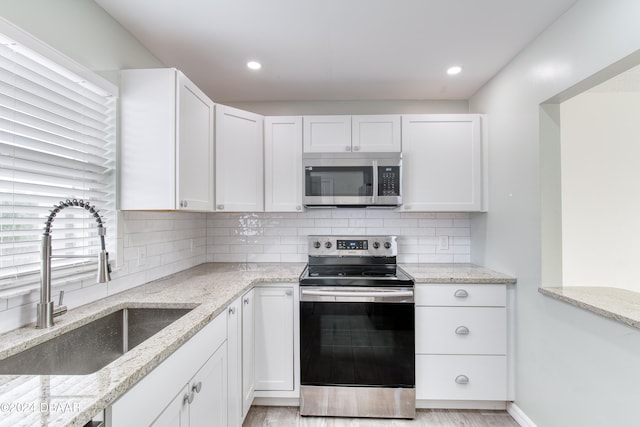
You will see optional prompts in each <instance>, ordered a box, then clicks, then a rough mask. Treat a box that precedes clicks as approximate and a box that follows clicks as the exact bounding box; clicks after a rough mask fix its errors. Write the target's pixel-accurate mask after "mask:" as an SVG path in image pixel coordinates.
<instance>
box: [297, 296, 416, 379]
mask: <svg viewBox="0 0 640 427" xmlns="http://www.w3.org/2000/svg"><path fill="white" fill-rule="evenodd" d="M300 293H301V295H300V357H301V362H300V364H301V373H300V379H301V384H302V385H330V386H354V387H396V388H397V387H407V388H413V387H414V386H415V328H414V324H415V320H414V312H415V309H414V302H413V289H412V288H364V289H363V288H343V287H335V288H329V287H315V286H301V287H300Z"/></svg>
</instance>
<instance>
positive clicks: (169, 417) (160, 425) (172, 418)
mask: <svg viewBox="0 0 640 427" xmlns="http://www.w3.org/2000/svg"><path fill="white" fill-rule="evenodd" d="M188 397H189V386H184V387H183V389H182V390H180V393H178V395H177V396H176V397H175V398H174V399H173V400H172V401H171V403H170V404H169V406H167V407H166V408H165V410H164V411H162V413H161V414H160V416H159V417H158V418H156V420H155V421H154V422H153V424H151V426H152V427H189V403H188V401H187V400H186V399H187V398H188Z"/></svg>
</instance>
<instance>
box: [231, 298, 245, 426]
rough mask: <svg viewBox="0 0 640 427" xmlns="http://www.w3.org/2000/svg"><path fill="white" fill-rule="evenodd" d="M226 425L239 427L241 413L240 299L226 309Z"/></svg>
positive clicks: (241, 417)
mask: <svg viewBox="0 0 640 427" xmlns="http://www.w3.org/2000/svg"><path fill="white" fill-rule="evenodd" d="M227 316H228V320H227V356H228V363H227V395H228V397H227V425H228V426H229V427H231V426H238V427H239V426H241V425H242V419H243V413H242V297H240V298H237V299H236V300H235V301H234V302H232V303H231V304H230V305H229V307H227Z"/></svg>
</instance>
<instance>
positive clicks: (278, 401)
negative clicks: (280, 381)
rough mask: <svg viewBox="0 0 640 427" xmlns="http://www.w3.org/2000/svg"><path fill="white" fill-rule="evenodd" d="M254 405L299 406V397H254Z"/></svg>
mask: <svg viewBox="0 0 640 427" xmlns="http://www.w3.org/2000/svg"><path fill="white" fill-rule="evenodd" d="M252 405H256V406H300V399H299V398H297V397H296V398H291V397H254V398H253V404H252Z"/></svg>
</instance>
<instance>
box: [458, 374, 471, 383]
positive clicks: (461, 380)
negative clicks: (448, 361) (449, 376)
mask: <svg viewBox="0 0 640 427" xmlns="http://www.w3.org/2000/svg"><path fill="white" fill-rule="evenodd" d="M456 383H458V384H469V377H468V376H466V375H458V376H457V377H456Z"/></svg>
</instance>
